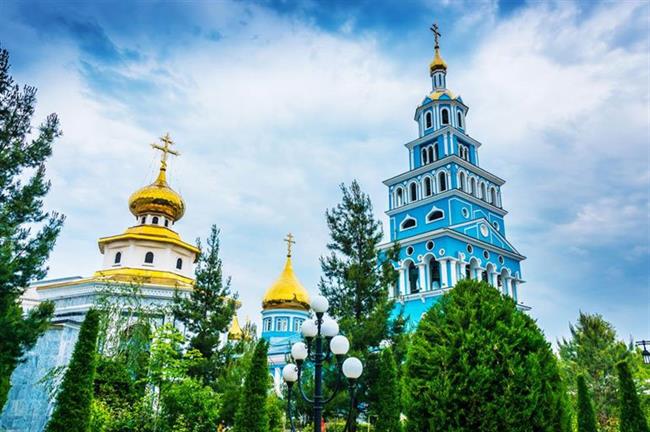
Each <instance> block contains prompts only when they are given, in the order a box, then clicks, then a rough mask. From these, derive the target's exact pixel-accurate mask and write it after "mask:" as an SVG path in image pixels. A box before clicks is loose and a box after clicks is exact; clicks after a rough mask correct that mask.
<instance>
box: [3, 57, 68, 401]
mask: <svg viewBox="0 0 650 432" xmlns="http://www.w3.org/2000/svg"><path fill="white" fill-rule="evenodd" d="M9 67H10V66H9V52H8V51H7V50H5V49H2V48H0V335H2V337H0V410H1V409H2V407H3V406H4V404H5V402H6V398H7V393H8V391H9V386H10V381H9V380H10V377H11V373H12V372H13V370H14V369H15V368H16V366H17V365H18V363H19V361H20V358H21V357H22V356H23V354H24V353H25V352H26V351H27V350H29V349H31V348H32V347H33V346H34V344H35V343H36V341H37V340H38V338H39V336H40V335H41V334H43V332H44V331H45V330H46V329H47V326H48V323H49V320H50V318H51V316H52V313H53V310H54V308H53V306H52V304H51V303H41V304H39V305H38V306H37V307H36V308H34V309H32V310H31V311H30V312H29V313H28V314H27V315H23V311H22V308H21V306H20V300H19V298H20V296H21V295H22V294H23V293H24V292H25V287H26V286H27V285H28V283H29V282H30V281H33V280H37V279H42V278H43V277H45V274H46V272H47V266H46V265H45V262H46V260H47V258H48V257H49V255H50V251H51V250H52V248H53V247H54V242H55V241H56V238H57V236H58V235H59V232H60V230H61V227H62V225H63V217H62V216H60V215H58V214H57V213H46V212H44V211H43V199H44V198H45V196H46V194H47V192H48V191H49V189H50V183H49V182H48V181H47V180H46V179H45V161H46V160H47V158H48V157H50V155H51V154H52V144H53V143H54V140H55V139H56V138H58V137H59V136H60V135H61V131H60V129H59V120H58V118H57V116H56V115H55V114H50V115H49V116H48V117H47V118H46V120H45V122H44V123H42V124H41V125H40V126H39V128H38V131H37V132H34V131H33V130H32V125H31V121H32V116H33V115H34V109H35V106H36V88H34V87H28V86H25V87H24V88H23V89H20V87H19V86H18V85H17V84H15V83H14V81H13V79H12V78H11V76H10V75H9ZM32 134H34V135H33V139H30V137H31V136H32Z"/></svg>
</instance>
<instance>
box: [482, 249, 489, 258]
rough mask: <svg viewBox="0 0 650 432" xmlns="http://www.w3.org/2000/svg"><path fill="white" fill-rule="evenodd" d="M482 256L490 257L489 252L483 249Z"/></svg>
mask: <svg viewBox="0 0 650 432" xmlns="http://www.w3.org/2000/svg"><path fill="white" fill-rule="evenodd" d="M483 258H485V259H490V252H488V251H483Z"/></svg>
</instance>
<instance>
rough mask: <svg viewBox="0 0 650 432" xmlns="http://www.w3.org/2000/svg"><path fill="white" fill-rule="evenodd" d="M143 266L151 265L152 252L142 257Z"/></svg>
mask: <svg viewBox="0 0 650 432" xmlns="http://www.w3.org/2000/svg"><path fill="white" fill-rule="evenodd" d="M144 263H145V264H153V252H147V253H146V254H145V256H144Z"/></svg>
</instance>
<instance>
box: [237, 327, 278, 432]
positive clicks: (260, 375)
mask: <svg viewBox="0 0 650 432" xmlns="http://www.w3.org/2000/svg"><path fill="white" fill-rule="evenodd" d="M267 349H268V347H267V343H266V341H265V340H264V339H260V340H259V342H257V345H256V346H255V352H254V353H253V357H252V359H251V362H250V367H249V369H248V373H247V375H246V380H245V381H244V388H243V390H242V393H241V399H240V401H239V407H238V409H237V414H236V416H235V427H234V431H235V432H268V430H269V417H268V413H267V407H266V399H267V395H268V391H269V387H270V385H269V384H270V377H269V371H268V365H267V358H266V353H267Z"/></svg>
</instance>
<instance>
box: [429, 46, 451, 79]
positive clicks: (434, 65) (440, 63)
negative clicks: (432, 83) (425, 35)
mask: <svg viewBox="0 0 650 432" xmlns="http://www.w3.org/2000/svg"><path fill="white" fill-rule="evenodd" d="M437 70H444V71H446V70H447V63H445V61H444V60H443V59H442V57H440V48H438V47H436V55H435V56H434V57H433V61H432V62H431V64H430V65H429V73H430V74H431V75H433V73H434V72H435V71H437Z"/></svg>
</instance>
